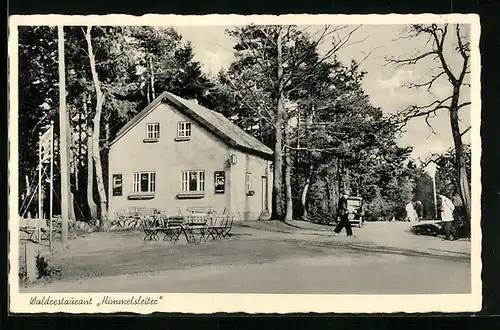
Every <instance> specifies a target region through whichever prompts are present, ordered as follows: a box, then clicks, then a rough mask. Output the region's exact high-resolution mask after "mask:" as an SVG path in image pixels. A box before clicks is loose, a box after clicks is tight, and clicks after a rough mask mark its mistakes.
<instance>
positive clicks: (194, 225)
mask: <svg viewBox="0 0 500 330" xmlns="http://www.w3.org/2000/svg"><path fill="white" fill-rule="evenodd" d="M207 222H208V215H207V214H205V213H193V214H189V215H187V216H186V221H185V223H184V226H183V231H184V235H185V236H186V240H187V241H188V243H194V244H197V242H196V235H199V241H198V243H201V242H203V243H206V241H207V235H206V233H207V228H208V226H207Z"/></svg>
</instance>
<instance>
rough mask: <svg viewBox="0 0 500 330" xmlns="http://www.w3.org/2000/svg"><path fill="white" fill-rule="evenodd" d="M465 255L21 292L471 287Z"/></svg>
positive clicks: (117, 279) (298, 263)
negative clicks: (462, 256) (463, 257)
mask: <svg viewBox="0 0 500 330" xmlns="http://www.w3.org/2000/svg"><path fill="white" fill-rule="evenodd" d="M470 290H471V286H470V265H469V262H467V261H463V260H446V259H436V258H426V257H414V256H403V255H397V254H390V255H387V254H383V253H381V254H380V255H377V256H373V255H370V256H364V257H354V256H352V255H348V256H343V255H342V254H340V251H339V255H331V256H323V257H321V256H320V257H315V258H292V259H288V260H282V261H276V262H264V263H247V264H233V265H224V266H204V267H195V268H190V269H174V270H167V271H160V272H154V273H140V274H135V275H118V276H104V277H97V278H88V279H83V280H76V281H67V282H56V283H51V284H47V285H45V286H37V287H31V288H29V289H28V290H26V291H25V290H22V291H24V292H75V293H76V292H171V293H175V292H177V293H196V292H197V293H214V292H215V293H309V294H315V293H318V294H319V293H330V294H333V293H338V294H413V293H415V294H440V293H470Z"/></svg>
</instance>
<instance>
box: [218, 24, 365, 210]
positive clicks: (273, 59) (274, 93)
mask: <svg viewBox="0 0 500 330" xmlns="http://www.w3.org/2000/svg"><path fill="white" fill-rule="evenodd" d="M356 29H357V28H354V29H351V30H348V28H347V27H331V26H325V27H324V29H321V31H320V32H319V33H318V34H317V35H315V36H313V35H311V34H308V33H307V32H306V31H305V30H299V29H298V28H297V27H295V26H288V25H278V26H269V25H266V26H256V25H248V26H244V27H241V28H236V29H233V30H231V31H228V34H229V35H230V36H232V37H233V38H235V39H236V42H237V43H236V46H235V47H234V48H235V50H236V61H235V62H234V63H232V65H231V66H230V68H229V69H228V71H227V72H225V73H224V75H223V78H224V80H223V81H224V82H225V83H226V84H227V85H228V86H231V87H232V90H233V92H234V93H236V94H237V97H238V100H239V101H240V102H241V103H242V104H243V105H244V108H243V109H241V111H240V112H239V113H236V114H235V117H236V118H235V119H236V120H241V118H238V116H239V117H241V116H242V115H243V116H244V117H246V118H251V117H252V116H253V117H254V118H253V119H249V120H248V119H247V120H246V121H247V125H245V126H247V128H250V130H257V131H259V130H262V127H263V126H264V127H267V128H268V129H269V128H270V130H271V132H272V136H270V137H268V138H266V137H264V138H265V139H266V140H267V141H266V142H268V143H269V145H270V146H271V147H272V148H273V149H274V164H273V165H274V166H273V172H274V173H273V177H274V180H273V182H274V183H273V217H274V218H275V219H280V220H291V217H292V210H291V209H292V207H291V205H292V196H291V189H290V184H291V182H290V181H291V180H290V177H291V175H290V173H291V172H290V171H289V169H287V167H289V166H291V162H289V160H290V159H289V158H288V156H287V155H291V154H290V153H287V152H286V151H285V149H286V148H287V146H286V145H287V141H285V140H284V139H288V138H289V137H290V136H287V134H284V133H286V132H285V129H286V127H287V126H288V123H289V120H290V119H291V118H292V117H295V115H294V109H295V108H296V107H295V106H292V107H286V103H292V105H293V103H294V101H296V100H294V98H295V97H296V96H294V93H295V95H298V93H297V92H298V91H299V90H300V89H303V88H305V86H307V84H308V83H309V82H310V79H311V78H313V77H314V76H315V75H316V74H317V72H318V69H319V68H321V64H323V63H326V62H328V60H330V59H331V58H333V56H334V55H335V54H336V52H337V51H338V50H339V49H340V48H342V47H344V46H346V45H347V44H348V43H349V40H350V37H351V35H352V34H353V33H354V32H355V31H356ZM342 30H344V31H348V32H346V33H345V34H343V35H342V37H339V38H332V39H331V40H332V43H331V46H330V48H329V49H328V50H327V51H326V52H323V54H322V55H318V53H319V50H318V46H319V45H320V44H321V43H322V42H323V41H325V40H327V38H328V37H331V36H332V35H335V34H336V33H337V32H339V31H342ZM305 67H307V69H308V70H307V71H306V70H305ZM284 155H285V159H284V157H283V156H284ZM284 160H285V161H286V162H285V164H284V163H283V161H284ZM283 169H284V171H283ZM283 174H285V175H283ZM283 186H285V188H286V189H283ZM283 190H285V194H286V196H285V197H286V198H284V196H283ZM285 199H286V201H287V202H286V205H288V207H287V208H285V204H284V203H283V201H284V200H285ZM285 211H286V214H285Z"/></svg>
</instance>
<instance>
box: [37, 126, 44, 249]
mask: <svg viewBox="0 0 500 330" xmlns="http://www.w3.org/2000/svg"><path fill="white" fill-rule="evenodd" d="M41 137H42V132H39V133H38V221H37V240H38V242H41V239H40V237H41V235H40V223H41V221H42V220H43V213H42V143H41V139H40V138H41Z"/></svg>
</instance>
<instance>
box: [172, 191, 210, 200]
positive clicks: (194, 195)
mask: <svg viewBox="0 0 500 330" xmlns="http://www.w3.org/2000/svg"><path fill="white" fill-rule="evenodd" d="M203 197H205V192H181V193H178V194H177V198H178V199H189V198H192V199H195V198H203Z"/></svg>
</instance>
